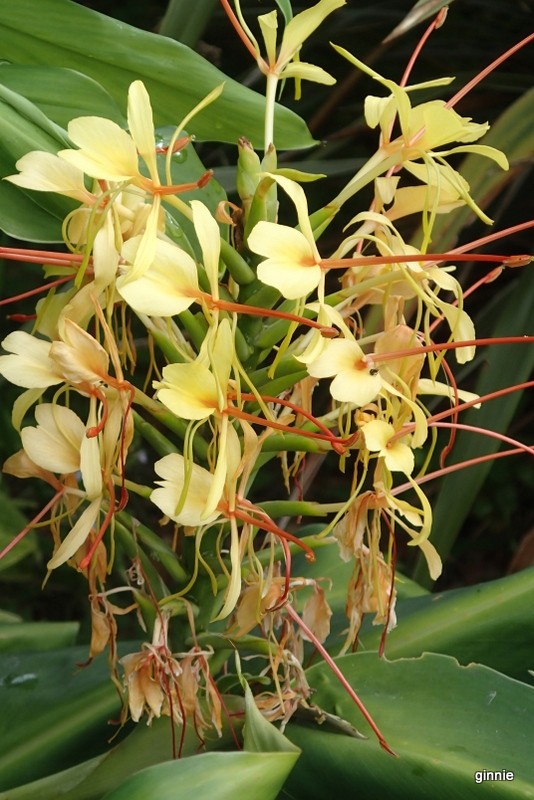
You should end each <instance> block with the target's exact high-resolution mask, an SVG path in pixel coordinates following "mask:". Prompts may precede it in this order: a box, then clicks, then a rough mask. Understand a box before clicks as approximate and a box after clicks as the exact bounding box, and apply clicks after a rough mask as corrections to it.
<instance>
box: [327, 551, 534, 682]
mask: <svg viewBox="0 0 534 800" xmlns="http://www.w3.org/2000/svg"><path fill="white" fill-rule="evenodd" d="M320 555H321V554H320V553H319V557H320ZM533 579H534V569H527V570H523V571H522V572H518V573H517V574H516V575H510V576H508V577H506V578H500V579H499V580H496V581H489V582H488V583H482V584H478V585H476V586H468V587H467V588H463V589H454V590H451V591H448V592H438V593H437V594H432V595H426V596H424V597H414V598H411V599H407V600H402V601H400V602H399V603H397V616H398V621H399V622H398V627H397V628H395V629H394V630H393V631H391V632H390V633H389V634H388V636H387V639H386V655H387V657H388V658H389V659H396V658H402V657H406V656H419V655H421V654H422V653H423V652H425V651H428V650H430V651H433V652H439V653H444V654H446V655H450V656H454V657H455V658H456V659H458V661H460V663H462V664H469V663H470V662H472V661H476V662H480V663H482V664H485V665H486V666H489V667H492V668H493V669H497V670H499V671H500V672H504V673H505V674H506V675H508V676H510V677H512V678H518V679H520V680H522V681H525V682H530V680H531V679H529V675H528V670H529V669H532V668H533V667H534V658H533V656H532V641H533V640H534V615H533V614H532V608H533V606H534V580H533ZM381 635H382V629H381V628H373V627H372V626H371V625H365V627H364V630H363V631H362V633H361V635H360V641H361V646H362V647H363V648H364V649H366V650H375V649H378V646H379V642H380V637H381Z"/></svg>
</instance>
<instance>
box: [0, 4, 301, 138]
mask: <svg viewBox="0 0 534 800" xmlns="http://www.w3.org/2000/svg"><path fill="white" fill-rule="evenodd" d="M0 39H1V40H2V57H3V58H4V59H5V60H8V61H11V62H12V63H14V64H26V65H38V66H39V65H46V66H49V67H69V68H71V69H75V70H78V71H79V72H82V73H83V74H85V75H88V76H89V77H90V78H93V79H94V80H96V81H97V82H98V83H100V84H101V85H102V86H103V87H104V88H105V89H106V90H107V91H108V92H109V94H110V95H111V96H112V97H113V98H114V100H115V101H116V102H117V103H118V104H119V108H121V109H122V108H123V107H124V103H125V98H126V93H127V90H128V86H129V84H130V83H131V82H132V80H134V79H136V78H141V79H142V80H143V81H144V82H145V84H146V86H147V89H148V91H149V93H150V96H151V100H152V104H153V108H154V112H155V123H156V125H157V126H161V125H173V124H174V125H178V124H179V122H180V120H181V119H183V118H184V117H185V115H186V114H187V113H188V112H189V111H191V109H193V108H194V106H195V105H196V104H197V103H198V102H199V101H200V100H201V99H203V98H204V97H205V96H206V95H207V94H208V93H209V92H210V91H211V90H212V89H214V88H215V87H216V86H218V85H220V84H221V83H223V82H224V83H225V87H224V91H223V93H222V96H221V97H220V98H219V99H218V100H217V101H216V102H215V103H214V104H213V105H212V106H210V107H209V108H207V109H205V110H204V111H203V112H202V113H200V114H199V115H198V116H197V117H195V119H194V120H193V121H192V122H191V124H190V125H189V128H190V132H191V133H193V134H195V136H196V137H197V138H198V139H202V140H209V141H224V142H237V139H238V138H239V137H240V136H246V137H247V138H248V139H249V140H250V141H251V142H253V143H254V144H255V145H256V146H261V143H262V141H263V115H264V105H265V103H264V99H263V98H262V97H261V96H260V95H259V94H257V93H256V92H253V91H252V90H250V89H248V88H246V87H245V86H242V85H240V84H238V83H237V82H236V81H234V80H232V79H229V78H227V77H226V76H225V75H224V74H223V73H222V72H220V71H219V70H218V69H217V68H216V67H214V66H213V65H212V64H210V63H209V62H208V61H206V60H205V59H203V58H202V57H201V56H200V55H198V54H197V53H195V52H194V51H192V50H190V49H189V48H187V47H185V46H184V45H182V44H180V43H179V42H176V41H173V40H171V39H167V38H165V37H163V36H158V35H157V34H153V33H147V32H145V31H140V30H137V29H136V28H133V27H131V26H129V25H126V24H124V23H122V22H118V21H117V20H114V19H111V18H109V17H106V16H104V15H103V14H98V13H96V12H94V11H91V10H89V9H86V8H83V7H81V6H78V5H76V4H75V3H71V2H69V0H20V2H18V3H16V4H7V3H3V4H2V5H1V6H0ZM192 76H194V80H192ZM236 109H239V114H236ZM66 113H68V112H67V111H66ZM275 133H276V145H277V147H278V148H279V149H291V148H302V147H310V146H311V145H312V144H313V139H312V137H311V136H310V134H309V131H308V130H307V127H306V125H305V123H304V122H303V121H302V120H301V119H300V117H298V116H297V115H296V114H294V113H293V112H291V111H289V110H288V109H285V108H282V107H277V109H276V115H275Z"/></svg>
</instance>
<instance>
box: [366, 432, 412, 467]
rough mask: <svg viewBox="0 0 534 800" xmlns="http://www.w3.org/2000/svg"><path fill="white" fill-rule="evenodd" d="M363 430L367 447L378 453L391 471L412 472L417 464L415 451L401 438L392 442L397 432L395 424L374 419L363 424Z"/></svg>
mask: <svg viewBox="0 0 534 800" xmlns="http://www.w3.org/2000/svg"><path fill="white" fill-rule="evenodd" d="M361 431H362V434H363V438H364V440H365V446H366V447H367V449H368V450H370V452H371V453H378V456H379V457H380V458H383V459H384V463H385V465H386V467H387V468H388V469H389V471H390V472H404V474H405V475H411V474H412V472H413V469H414V466H415V460H414V454H413V451H412V449H411V448H410V447H408V445H407V444H404V443H403V442H401V441H400V439H395V441H393V442H391V439H393V437H394V436H395V434H396V431H395V428H394V427H393V425H390V424H389V423H388V422H384V420H381V419H374V420H371V421H370V422H366V423H365V425H362V427H361Z"/></svg>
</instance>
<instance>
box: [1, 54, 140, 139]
mask: <svg viewBox="0 0 534 800" xmlns="http://www.w3.org/2000/svg"><path fill="white" fill-rule="evenodd" d="M0 84H2V85H3V86H7V88H9V89H11V90H12V91H14V92H17V93H18V94H21V95H23V96H24V97H26V98H27V99H28V100H30V101H31V102H32V103H34V104H35V105H36V106H37V107H38V108H40V109H41V111H42V112H43V113H44V114H46V116H47V117H48V118H49V119H51V120H52V121H53V122H56V123H57V124H58V125H61V127H62V128H66V127H67V124H68V123H69V122H70V120H71V119H73V118H74V117H82V116H97V117H107V118H108V119H112V120H113V121H114V122H116V123H117V124H118V125H121V126H122V127H126V119H125V117H124V115H123V114H122V113H121V111H120V109H119V107H118V105H117V103H116V102H115V101H114V100H113V99H112V98H111V97H110V95H109V94H108V92H107V91H106V90H105V89H104V88H103V87H102V86H100V84H99V83H97V82H96V81H95V80H93V79H92V78H88V77H87V76H86V75H82V73H81V72H76V71H75V70H73V69H63V68H61V67H48V66H43V65H40V66H35V67H27V66H19V65H18V64H1V65H0ZM123 106H124V103H122V107H123Z"/></svg>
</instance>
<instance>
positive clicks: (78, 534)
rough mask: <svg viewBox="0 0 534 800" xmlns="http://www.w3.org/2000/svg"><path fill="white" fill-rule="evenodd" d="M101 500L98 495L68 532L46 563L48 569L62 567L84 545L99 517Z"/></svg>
mask: <svg viewBox="0 0 534 800" xmlns="http://www.w3.org/2000/svg"><path fill="white" fill-rule="evenodd" d="M101 502H102V498H101V497H98V498H96V499H95V500H93V502H92V503H91V504H90V505H88V506H87V508H86V509H85V510H84V512H83V513H82V514H81V516H80V518H79V519H78V521H77V522H76V524H75V525H74V527H73V528H72V530H71V531H70V533H68V534H67V536H66V537H65V539H64V540H63V541H62V542H61V544H60V546H59V547H58V549H57V550H56V552H55V553H54V555H53V556H52V558H51V559H50V561H49V562H48V564H47V565H46V566H47V568H48V569H56V568H57V567H60V566H61V565H62V564H64V563H65V562H66V561H68V560H69V558H72V556H73V555H75V553H76V552H77V551H78V550H79V548H80V547H81V546H82V545H83V543H84V542H85V541H86V539H87V537H88V536H89V534H90V533H91V530H92V528H93V526H94V525H95V523H96V521H97V519H98V514H99V511H100V504H101Z"/></svg>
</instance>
